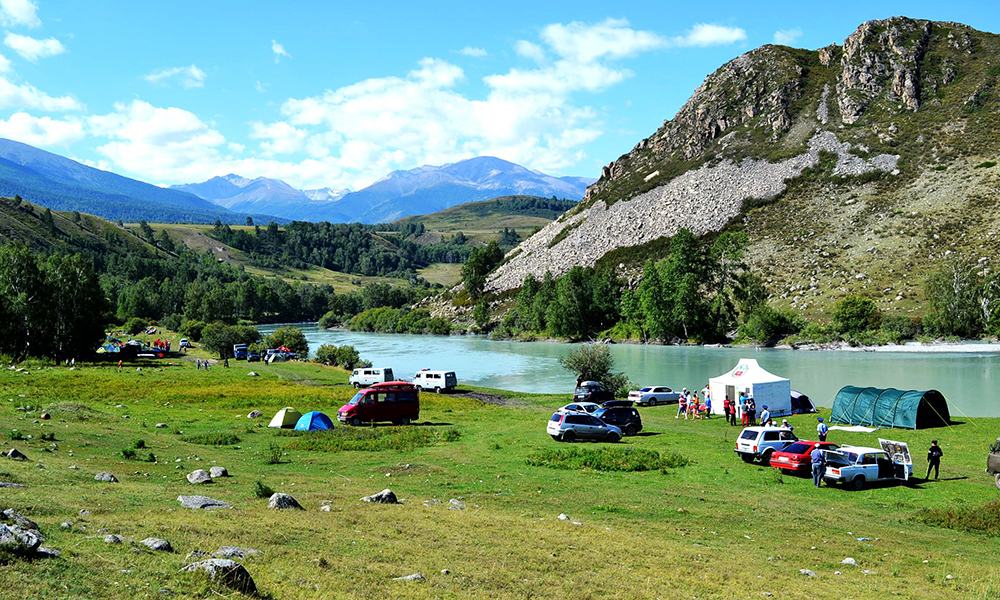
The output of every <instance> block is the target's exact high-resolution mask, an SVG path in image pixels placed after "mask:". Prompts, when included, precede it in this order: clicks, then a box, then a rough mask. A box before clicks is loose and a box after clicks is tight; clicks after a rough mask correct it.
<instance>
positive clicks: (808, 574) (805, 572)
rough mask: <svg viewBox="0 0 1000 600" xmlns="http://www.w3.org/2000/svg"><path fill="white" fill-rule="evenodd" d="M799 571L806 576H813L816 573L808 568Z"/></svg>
mask: <svg viewBox="0 0 1000 600" xmlns="http://www.w3.org/2000/svg"><path fill="white" fill-rule="evenodd" d="M799 573H802V574H803V575H805V576H806V577H815V576H816V573H814V572H812V571H810V570H809V569H799Z"/></svg>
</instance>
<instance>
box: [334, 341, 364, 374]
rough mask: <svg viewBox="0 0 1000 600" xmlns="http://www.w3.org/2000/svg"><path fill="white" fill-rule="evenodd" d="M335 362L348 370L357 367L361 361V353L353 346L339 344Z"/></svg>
mask: <svg viewBox="0 0 1000 600" xmlns="http://www.w3.org/2000/svg"><path fill="white" fill-rule="evenodd" d="M335 354H336V357H337V364H338V365H340V366H342V367H344V368H345V369H347V370H348V371H350V370H351V369H353V368H355V367H357V366H358V365H359V364H360V363H361V355H360V354H358V351H357V350H356V349H355V348H354V346H346V345H345V346H340V347H339V348H337V349H336V352H335Z"/></svg>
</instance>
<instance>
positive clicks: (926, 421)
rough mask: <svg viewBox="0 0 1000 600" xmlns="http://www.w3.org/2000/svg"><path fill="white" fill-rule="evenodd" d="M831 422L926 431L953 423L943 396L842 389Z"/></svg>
mask: <svg viewBox="0 0 1000 600" xmlns="http://www.w3.org/2000/svg"><path fill="white" fill-rule="evenodd" d="M830 420H831V421H832V422H834V423H842V424H847V425H865V426H868V427H895V428H899V429H924V428H926V427H940V426H942V425H948V424H949V423H950V422H951V414H950V413H949V412H948V401H947V400H945V398H944V396H943V395H942V394H941V392H939V391H937V390H928V391H925V392H917V391H913V390H910V391H903V390H896V389H892V388H889V389H878V388H871V387H868V388H863V387H857V386H853V385H848V386H845V387H843V388H842V389H841V390H840V391H839V392H837V396H836V397H835V398H834V400H833V411H832V414H831V415H830Z"/></svg>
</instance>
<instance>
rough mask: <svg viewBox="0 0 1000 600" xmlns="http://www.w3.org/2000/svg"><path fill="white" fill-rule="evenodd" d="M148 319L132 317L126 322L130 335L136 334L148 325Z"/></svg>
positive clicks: (126, 329) (126, 328)
mask: <svg viewBox="0 0 1000 600" xmlns="http://www.w3.org/2000/svg"><path fill="white" fill-rule="evenodd" d="M147 323H148V321H147V320H146V319H143V318H140V317H132V318H131V319H129V320H128V321H126V322H125V331H127V332H128V333H129V335H135V334H137V333H139V332H140V331H142V330H143V329H145V328H146V327H147Z"/></svg>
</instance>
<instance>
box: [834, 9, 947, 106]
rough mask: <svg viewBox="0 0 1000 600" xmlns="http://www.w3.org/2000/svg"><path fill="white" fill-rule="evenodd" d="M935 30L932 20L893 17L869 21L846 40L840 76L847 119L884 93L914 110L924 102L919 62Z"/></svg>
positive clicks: (839, 99) (840, 97)
mask: <svg viewBox="0 0 1000 600" xmlns="http://www.w3.org/2000/svg"><path fill="white" fill-rule="evenodd" d="M930 34H931V22H930V21H917V20H914V19H907V18H905V17H894V18H892V19H886V20H884V21H869V22H867V23H864V24H863V25H861V27H859V28H858V30H857V31H855V32H854V33H853V34H851V36H850V37H848V38H847V40H845V41H844V52H843V56H842V57H841V61H840V62H841V65H842V67H843V71H842V72H841V75H840V80H839V81H838V82H837V103H838V104H839V106H840V115H841V119H842V120H843V121H844V123H848V124H850V123H855V122H857V121H858V119H860V118H861V116H862V115H863V114H864V112H865V110H866V109H868V107H869V106H870V105H871V104H872V103H873V102H875V101H876V100H878V99H879V98H883V97H884V98H885V99H886V100H887V101H889V102H891V103H895V104H898V103H902V104H903V105H905V106H906V108H908V109H909V110H914V111H915V110H917V109H918V108H920V62H921V59H923V56H924V52H925V51H926V50H927V44H928V41H929V39H930Z"/></svg>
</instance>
